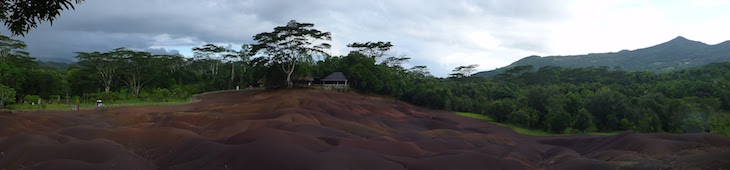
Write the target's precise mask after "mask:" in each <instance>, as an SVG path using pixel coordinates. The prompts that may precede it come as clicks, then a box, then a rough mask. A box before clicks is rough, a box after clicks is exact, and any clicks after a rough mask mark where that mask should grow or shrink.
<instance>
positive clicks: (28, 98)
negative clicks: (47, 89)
mask: <svg viewBox="0 0 730 170" xmlns="http://www.w3.org/2000/svg"><path fill="white" fill-rule="evenodd" d="M40 98H41V97H39V96H38V95H25V97H23V101H25V103H26V104H31V103H38V99H40Z"/></svg>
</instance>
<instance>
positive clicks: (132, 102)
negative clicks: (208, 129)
mask: <svg viewBox="0 0 730 170" xmlns="http://www.w3.org/2000/svg"><path fill="white" fill-rule="evenodd" d="M190 102H191V100H190V99H171V100H168V101H164V102H150V101H140V100H118V101H113V102H110V103H104V105H105V107H107V108H108V107H123V106H171V105H182V104H188V103H190ZM80 105H81V107H80V109H81V110H88V109H95V105H96V104H95V103H81V104H80ZM4 109H10V110H23V111H29V110H75V109H76V108H75V106H74V105H72V104H65V103H63V104H55V103H54V104H42V105H41V106H40V107H39V106H38V105H30V104H11V105H7V106H6V107H5V108H4Z"/></svg>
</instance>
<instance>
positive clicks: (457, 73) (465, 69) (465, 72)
mask: <svg viewBox="0 0 730 170" xmlns="http://www.w3.org/2000/svg"><path fill="white" fill-rule="evenodd" d="M477 67H479V64H472V65H468V66H459V67H456V68H454V70H453V71H452V72H453V73H451V74H450V75H451V77H456V78H460V77H469V76H471V73H473V72H475V71H477V69H476V68H477Z"/></svg>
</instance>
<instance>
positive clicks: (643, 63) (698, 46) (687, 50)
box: [474, 36, 730, 77]
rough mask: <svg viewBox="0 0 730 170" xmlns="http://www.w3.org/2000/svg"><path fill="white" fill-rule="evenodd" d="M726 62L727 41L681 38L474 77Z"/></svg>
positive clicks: (729, 56) (536, 61)
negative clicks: (528, 70)
mask: <svg viewBox="0 0 730 170" xmlns="http://www.w3.org/2000/svg"><path fill="white" fill-rule="evenodd" d="M727 61H730V41H725V42H723V43H720V44H716V45H708V44H705V43H702V42H699V41H693V40H689V39H686V38H684V37H681V36H679V37H677V38H674V39H672V40H671V41H669V42H665V43H662V44H659V45H656V46H652V47H648V48H643V49H637V50H632V51H629V50H622V51H619V52H613V53H594V54H586V55H573V56H547V57H540V56H529V57H526V58H523V59H520V60H519V61H517V62H514V63H512V64H510V65H508V66H506V67H502V68H498V69H495V70H491V71H485V72H479V73H476V74H474V75H475V76H483V77H492V76H495V75H498V74H501V73H504V72H505V71H506V70H508V69H510V68H513V67H516V66H525V65H532V66H533V68H534V69H538V68H541V67H545V66H556V67H565V68H585V67H610V68H621V69H623V70H626V71H651V72H667V71H672V70H681V69H686V68H690V67H695V66H702V65H705V64H709V63H714V62H727Z"/></svg>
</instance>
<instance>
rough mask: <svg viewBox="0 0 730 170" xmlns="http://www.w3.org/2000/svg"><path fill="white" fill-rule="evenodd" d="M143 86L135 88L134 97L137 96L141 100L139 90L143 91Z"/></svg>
mask: <svg viewBox="0 0 730 170" xmlns="http://www.w3.org/2000/svg"><path fill="white" fill-rule="evenodd" d="M141 88H142V86H135V87H134V96H137V98H139V89H141Z"/></svg>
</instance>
